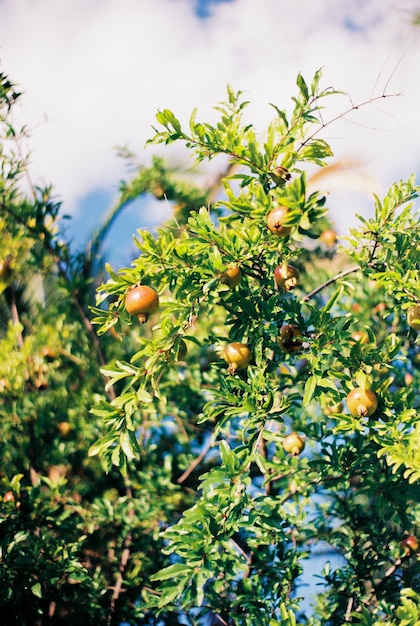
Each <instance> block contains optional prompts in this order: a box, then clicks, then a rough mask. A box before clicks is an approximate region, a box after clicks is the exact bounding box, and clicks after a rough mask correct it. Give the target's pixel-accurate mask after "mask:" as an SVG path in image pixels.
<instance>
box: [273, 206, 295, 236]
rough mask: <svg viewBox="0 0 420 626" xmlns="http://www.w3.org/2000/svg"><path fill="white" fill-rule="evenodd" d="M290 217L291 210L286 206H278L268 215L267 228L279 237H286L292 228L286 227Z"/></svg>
mask: <svg viewBox="0 0 420 626" xmlns="http://www.w3.org/2000/svg"><path fill="white" fill-rule="evenodd" d="M288 215H289V209H288V208H287V207H286V206H277V207H275V208H274V209H272V210H271V211H270V213H269V214H268V215H267V227H268V229H269V230H270V231H271V232H272V233H273V235H277V237H285V236H286V235H289V234H290V231H291V230H292V227H291V226H284V222H285V221H286V219H287V217H288Z"/></svg>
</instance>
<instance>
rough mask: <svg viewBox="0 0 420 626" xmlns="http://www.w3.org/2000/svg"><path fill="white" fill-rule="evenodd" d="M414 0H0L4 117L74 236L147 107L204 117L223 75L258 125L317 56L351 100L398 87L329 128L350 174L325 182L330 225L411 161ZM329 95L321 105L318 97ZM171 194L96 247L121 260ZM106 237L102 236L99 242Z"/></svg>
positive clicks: (417, 62)
mask: <svg viewBox="0 0 420 626" xmlns="http://www.w3.org/2000/svg"><path fill="white" fill-rule="evenodd" d="M417 4H418V3H417V0H346V2H339V1H338V0H316V1H315V0H294V2H290V1H289V2H286V1H285V0H254V1H253V0H251V1H250V0H60V1H59V2H57V0H0V68H1V70H2V71H4V72H6V73H7V74H8V75H9V76H10V77H11V78H12V80H14V81H15V82H17V83H18V85H19V87H20V89H21V90H22V91H23V92H24V97H23V100H22V104H21V105H20V108H19V109H18V111H17V116H16V121H17V123H19V124H20V123H21V124H27V125H28V126H29V127H30V128H31V129H32V132H31V138H30V142H29V148H30V150H31V153H32V155H31V160H32V164H31V174H32V178H33V179H34V180H35V181H36V182H39V183H41V184H42V183H43V182H45V183H47V184H48V183H52V184H53V186H54V190H55V194H56V196H57V197H58V198H59V199H61V200H62V202H63V212H64V213H68V214H71V215H73V216H74V218H73V220H71V221H70V222H66V229H67V232H68V233H69V235H70V236H71V237H72V238H74V239H75V243H77V244H79V245H80V243H81V242H83V240H84V239H85V238H86V236H87V235H88V233H89V232H90V230H91V228H92V226H94V225H95V223H96V221H97V220H98V219H100V217H101V216H103V215H105V214H106V213H107V211H108V210H109V208H110V207H111V206H112V204H113V202H114V201H115V199H116V196H117V189H118V184H119V181H120V180H121V179H122V178H124V177H126V176H127V171H126V167H125V163H124V162H123V161H122V159H120V158H118V157H117V154H116V149H115V147H116V146H117V145H127V146H128V147H129V148H130V149H131V150H132V151H134V152H135V153H136V154H137V156H138V160H139V162H140V163H147V162H148V161H149V160H150V158H151V154H152V151H151V149H150V148H148V149H147V150H145V149H144V144H145V141H146V140H147V139H148V138H149V137H150V135H151V134H152V130H151V127H152V125H153V124H154V120H155V113H156V111H157V110H158V109H159V108H163V107H168V108H171V109H172V110H174V112H175V113H176V114H177V115H179V117H180V118H181V119H182V120H188V117H189V114H190V112H191V110H192V109H193V108H194V107H196V106H197V107H198V108H199V115H200V116H201V117H202V119H207V117H208V116H211V115H212V114H213V111H212V107H213V105H215V104H216V103H217V102H219V101H220V100H222V99H223V98H224V96H225V93H226V85H227V84H228V83H229V84H231V85H232V86H233V87H234V88H235V89H241V90H243V91H244V92H245V93H246V96H247V98H248V99H249V100H250V101H251V103H252V104H251V106H250V108H249V115H250V116H251V118H252V120H253V121H254V123H255V125H256V127H257V129H260V131H261V132H264V129H265V127H266V125H267V123H268V121H269V116H270V114H271V109H270V107H269V106H268V105H267V103H269V102H274V103H276V104H278V105H279V106H280V107H281V108H287V107H288V106H289V105H290V98H291V96H293V95H294V93H295V79H296V75H297V73H298V72H302V73H303V75H304V76H306V77H308V78H310V77H311V76H312V75H313V73H314V71H315V70H316V69H318V68H319V67H321V66H322V67H323V68H324V69H323V76H324V85H325V86H327V85H333V86H334V87H336V88H337V89H342V90H345V91H347V92H348V93H349V97H348V98H346V97H343V99H341V100H340V101H338V102H337V103H336V104H333V105H332V106H331V108H328V110H327V111H326V117H327V118H330V117H334V115H336V114H337V113H338V112H341V111H342V110H344V109H346V108H348V106H349V104H350V99H351V101H353V102H362V101H364V100H366V99H369V98H370V97H371V96H372V95H380V94H381V93H382V91H383V90H384V89H385V90H386V91H387V92H389V93H401V94H402V95H401V96H399V97H395V98H389V99H388V100H386V101H381V102H380V104H379V105H375V106H371V107H367V108H365V109H363V110H360V111H358V112H357V114H356V115H355V114H353V115H352V116H351V117H350V118H349V119H345V120H343V121H341V122H340V123H337V124H336V125H333V126H331V127H330V128H329V129H328V134H327V135H326V139H327V140H328V141H329V142H330V143H331V145H332V147H333V149H334V152H335V154H336V156H337V158H345V159H353V160H357V161H358V162H360V163H361V165H362V168H361V171H360V172H359V174H358V176H357V177H355V176H351V177H349V176H347V178H346V177H345V176H342V177H341V178H337V179H336V180H334V181H331V183H330V187H331V188H330V189H329V191H331V194H330V202H329V204H330V206H331V207H332V212H333V218H334V220H335V222H336V223H337V225H338V227H339V229H341V230H343V229H345V228H347V227H348V225H349V224H350V225H351V223H352V219H353V218H352V216H353V215H354V213H355V212H361V213H364V212H366V211H369V207H370V205H371V194H372V191H379V192H380V193H381V191H382V190H383V191H385V189H386V188H387V186H389V185H390V184H391V183H392V182H393V181H394V180H395V179H399V178H406V177H408V176H409V175H410V174H411V173H412V172H417V171H418V170H419V160H420V156H419V153H418V137H419V136H420V132H419V131H420V128H419V126H420V116H418V113H417V110H418V96H419V87H418V81H417V79H416V78H415V77H417V75H418V67H420V42H419V41H418V37H419V34H420V29H418V30H416V29H415V28H413V27H412V26H411V25H410V15H411V14H412V13H413V12H414V9H415V8H416V7H417ZM329 106H330V105H329ZM169 209H170V207H168V206H167V205H165V203H158V202H156V201H154V200H153V199H152V198H144V199H143V201H142V202H140V203H137V204H136V205H135V206H132V207H130V209H127V211H126V212H125V213H124V214H123V215H122V217H121V218H120V219H119V220H118V221H117V222H116V224H115V226H114V231H113V234H112V241H111V239H110V241H109V242H107V249H108V250H109V256H110V257H111V261H112V263H113V264H114V265H115V266H116V267H118V266H119V265H121V264H126V263H127V262H128V258H127V257H128V253H129V251H130V249H131V248H132V243H131V242H132V235H133V232H134V231H135V230H136V228H139V227H141V226H146V227H149V228H153V227H154V226H156V225H158V224H159V223H160V222H161V220H162V219H163V218H164V217H165V216H166V215H167V213H168V211H169ZM111 244H112V245H111Z"/></svg>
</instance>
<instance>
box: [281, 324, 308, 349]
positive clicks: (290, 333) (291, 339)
mask: <svg viewBox="0 0 420 626" xmlns="http://www.w3.org/2000/svg"><path fill="white" fill-rule="evenodd" d="M302 337H303V335H302V331H301V330H300V328H299V326H296V325H295V324H284V326H282V327H281V328H280V335H279V337H277V343H278V345H279V346H280V348H282V349H283V350H285V351H286V352H289V353H292V352H299V350H301V348H302V345H303V339H302Z"/></svg>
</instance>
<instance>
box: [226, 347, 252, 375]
mask: <svg viewBox="0 0 420 626" xmlns="http://www.w3.org/2000/svg"><path fill="white" fill-rule="evenodd" d="M222 356H223V358H224V360H225V361H226V363H228V365H229V367H228V372H229V374H235V372H236V371H237V370H244V369H246V368H247V367H248V365H249V362H250V360H251V356H252V355H251V351H250V349H249V348H248V346H247V345H246V344H244V343H240V342H239V341H234V342H233V343H228V345H227V346H225V348H224V350H223V352H222Z"/></svg>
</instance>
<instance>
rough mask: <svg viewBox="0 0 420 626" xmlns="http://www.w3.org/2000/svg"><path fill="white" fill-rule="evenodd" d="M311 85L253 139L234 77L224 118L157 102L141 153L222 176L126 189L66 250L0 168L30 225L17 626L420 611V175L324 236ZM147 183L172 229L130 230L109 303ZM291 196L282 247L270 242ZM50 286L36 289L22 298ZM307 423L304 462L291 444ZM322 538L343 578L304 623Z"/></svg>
mask: <svg viewBox="0 0 420 626" xmlns="http://www.w3.org/2000/svg"><path fill="white" fill-rule="evenodd" d="M320 80H321V74H320V72H317V73H316V74H315V76H314V79H313V80H312V82H311V84H310V85H308V84H307V83H306V82H305V80H304V78H303V77H302V76H301V75H299V76H298V79H297V89H298V93H297V96H296V97H295V98H293V100H292V109H291V111H290V112H288V111H285V110H282V109H280V108H278V107H277V105H273V111H274V119H273V122H272V123H271V124H270V126H269V128H268V130H267V133H266V135H265V136H264V138H263V139H260V138H259V135H258V133H257V130H256V129H255V127H254V126H253V125H252V124H250V123H249V122H247V121H246V120H245V114H246V107H247V102H245V101H244V100H243V99H242V94H241V93H240V92H234V91H233V90H232V88H230V87H229V88H228V92H227V101H226V102H225V103H221V104H220V105H218V106H217V107H216V111H217V115H218V116H219V120H218V121H217V122H216V123H214V124H209V123H202V122H197V116H198V113H197V112H196V111H194V113H193V115H192V116H191V118H190V122H189V126H188V129H186V128H184V127H183V125H182V123H181V122H180V121H179V120H178V119H177V117H176V116H175V115H174V114H173V113H172V112H171V111H169V110H167V109H164V110H162V111H160V112H158V114H157V122H158V125H159V126H158V128H156V129H155V134H154V137H153V138H152V139H151V141H150V142H149V143H150V144H152V145H153V144H169V143H172V142H181V143H183V144H184V145H185V146H186V148H187V150H189V151H191V152H192V154H193V156H194V162H195V163H196V164H197V163H202V162H204V161H207V160H209V159H210V160H211V159H216V158H220V159H222V160H223V162H224V163H225V164H226V159H227V164H226V165H225V171H224V172H223V173H222V174H221V175H220V176H219V177H218V178H217V180H216V181H215V182H214V183H213V184H212V185H208V186H206V185H201V184H200V183H199V182H198V178H195V177H194V167H193V168H191V171H190V172H188V175H185V173H184V172H180V171H178V170H177V169H176V168H173V167H170V166H168V165H167V164H166V162H165V160H164V159H163V157H159V158H158V157H156V158H154V159H153V160H152V163H151V166H150V167H149V168H146V167H139V168H138V169H137V170H136V172H135V174H134V176H133V179H132V180H131V181H129V182H123V183H121V195H120V200H119V202H118V203H117V205H116V206H115V207H114V208H113V209H112V210H111V212H110V214H109V215H108V218H107V219H106V221H105V223H104V225H103V226H102V227H100V228H99V229H98V230H97V232H96V233H94V235H93V239H92V242H93V245H92V246H90V248H89V252H86V253H85V254H82V255H80V256H79V257H77V258H76V259H75V256H74V255H73V254H72V253H71V251H70V249H69V247H68V246H67V245H66V244H65V243H63V242H62V241H61V239H60V237H59V235H58V232H57V231H56V229H55V223H56V219H57V217H58V212H55V209H54V208H53V206H56V205H55V204H54V203H52V202H51V199H50V196H49V194H47V193H46V191H45V190H44V191H42V190H41V191H40V192H39V193H38V195H37V194H36V193H35V194H34V197H33V199H32V200H31V201H28V200H27V199H24V198H22V195H21V193H20V192H19V191H18V187H17V186H16V185H15V184H14V182H13V181H12V182H8V180H7V178H6V177H5V181H4V183H3V187H4V189H6V190H7V189H9V191H7V194H9V195H7V194H6V195H5V196H4V200H3V201H2V206H4V207H7V211H6V212H5V215H6V216H8V217H7V218H6V219H9V220H10V221H11V222H13V224H14V228H15V230H10V232H11V233H12V235H11V238H10V244H9V247H10V252H9V253H8V255H9V256H10V257H11V259H12V263H11V265H10V267H11V268H12V269H13V271H12V274H11V276H8V277H6V282H5V288H4V292H3V298H4V303H3V304H4V306H5V309H6V310H9V311H10V320H9V321H8V323H5V324H4V330H3V333H2V336H1V343H2V349H3V347H4V350H7V353H8V354H10V358H9V359H8V364H2V365H0V377H3V378H2V380H3V381H4V382H3V390H2V392H1V394H2V395H1V396H0V411H1V413H2V428H3V430H4V433H5V436H4V437H3V438H2V439H3V442H4V443H3V447H4V448H5V450H4V455H5V457H4V458H6V459H7V464H6V466H7V468H8V469H7V472H6V473H5V476H4V477H3V485H4V493H5V494H7V493H9V492H12V493H13V498H10V497H7V498H6V497H5V498H4V501H3V504H2V505H1V506H2V508H3V509H4V510H3V511H2V513H1V515H2V517H1V518H0V520H1V521H2V524H1V525H0V528H2V535H1V541H2V546H3V552H2V560H1V563H0V564H1V567H2V580H3V581H5V586H4V591H2V595H1V603H2V606H3V607H5V610H6V612H7V615H8V616H9V615H10V616H12V615H13V612H15V613H16V611H17V610H18V609H17V608H16V607H17V606H24V607H25V610H29V608H28V607H29V606H31V607H32V609H33V612H32V613H31V615H30V616H26V614H24V613H21V614H19V618H20V620H21V623H39V624H44V623H48V624H50V623H57V624H59V623H65V621H64V620H67V621H68V620H69V619H70V618H71V619H72V621H74V622H75V623H81V624H83V623H88V621H89V620H90V621H89V623H91V622H92V621H94V620H95V619H96V620H97V621H98V622H99V623H102V622H103V623H109V624H111V623H115V624H117V623H119V622H121V621H126V622H127V623H129V624H145V625H146V624H166V625H168V626H169V625H171V624H191V625H197V626H199V625H201V624H228V625H233V624H235V625H238V626H255V625H257V626H258V625H261V626H274V625H275V624H290V625H291V626H293V625H295V624H297V623H299V624H308V625H310V626H316V625H321V624H331V625H338V624H342V623H344V622H353V623H361V624H363V623H366V624H377V623H379V622H380V621H387V622H389V623H391V624H394V623H395V624H397V623H398V624H400V623H401V624H407V625H408V624H413V625H414V624H415V623H416V621H418V606H419V603H418V597H419V596H418V594H419V593H420V589H419V573H420V572H419V562H418V558H417V554H416V551H415V550H408V549H404V547H403V544H401V541H402V540H403V539H404V538H405V537H406V536H408V535H417V536H419V532H420V530H419V528H418V526H419V514H420V511H419V505H418V502H419V495H420V493H419V478H420V474H419V472H420V458H419V454H418V446H417V441H418V436H419V428H420V427H419V419H418V394H417V390H418V388H419V379H420V375H419V360H420V352H419V340H418V336H417V333H416V331H415V330H414V329H412V328H410V327H409V326H408V324H407V319H406V315H407V309H408V308H409V307H410V306H412V305H414V304H418V303H419V302H420V295H419V293H420V291H419V278H418V267H419V238H420V237H419V235H420V226H419V221H418V214H416V213H415V211H414V208H413V203H414V200H415V199H416V197H417V194H418V191H419V188H418V187H417V185H416V183H415V180H414V177H409V178H408V180H407V181H405V182H403V181H400V182H397V183H395V184H394V185H393V186H392V187H391V189H390V190H389V192H388V194H387V195H386V196H385V198H383V199H380V198H374V202H373V211H372V216H371V217H370V218H363V219H362V218H360V220H359V221H360V226H359V228H355V229H353V230H352V231H351V232H350V233H349V236H348V237H347V238H346V239H343V240H342V242H341V243H342V245H340V246H337V245H335V244H333V245H329V244H326V243H324V242H323V239H322V236H321V235H322V234H323V233H324V232H325V231H326V230H327V229H330V228H332V227H333V224H332V223H331V216H330V213H329V211H328V208H327V201H326V198H325V197H324V196H323V195H322V194H321V193H319V192H317V191H314V190H313V185H310V176H311V173H310V169H309V168H310V167H312V168H314V167H325V166H327V167H328V160H329V159H330V158H331V157H332V150H331V147H330V146H329V145H328V144H327V142H326V141H325V140H324V139H322V138H321V136H320V135H321V133H322V130H323V129H324V128H325V127H326V126H327V125H328V122H325V121H324V118H323V104H324V101H325V98H326V97H331V96H337V95H339V94H337V92H335V91H334V90H333V89H329V88H328V89H325V90H323V89H321V87H320ZM381 97H382V96H381ZM6 108H7V107H6ZM354 108H356V107H354ZM6 113H7V111H6ZM15 134H16V133H15ZM130 156H131V155H130ZM9 158H10V155H8V156H7V157H6V156H5V162H7V159H9ZM3 187H2V189H3ZM146 192H150V193H152V194H153V195H154V196H155V197H157V198H159V199H162V200H165V201H169V202H172V203H173V206H174V212H173V218H172V219H171V220H169V221H168V223H166V224H163V225H162V226H161V227H160V228H158V229H157V233H156V235H152V234H151V233H150V232H148V231H147V230H139V231H138V234H137V236H136V238H135V243H136V245H137V248H138V255H137V258H135V259H134V260H133V262H132V264H131V266H130V267H127V268H121V269H119V270H115V269H114V268H112V267H110V266H109V265H107V266H106V269H107V273H108V277H107V279H105V280H104V281H103V282H102V284H101V285H99V287H98V288H97V291H96V302H95V305H94V303H93V293H92V285H94V284H95V283H96V280H95V279H96V278H97V277H95V276H94V275H92V272H93V271H94V270H95V268H96V267H97V266H98V259H97V256H96V255H98V254H99V252H100V243H101V240H102V238H103V236H104V233H105V232H107V229H108V228H109V226H110V224H111V223H112V221H113V219H114V218H115V216H116V215H117V214H118V213H119V212H120V211H121V210H123V208H124V207H125V206H126V204H127V203H128V202H130V201H131V200H133V199H134V198H136V197H137V196H138V195H141V194H143V193H146ZM36 198H38V204H39V203H40V202H41V199H42V202H44V206H43V208H42V210H41V209H40V208H37V207H38V204H37V200H36ZM46 205H48V207H49V208H47V206H46ZM278 205H282V206H285V207H287V208H288V212H287V219H286V222H285V224H286V226H287V227H289V229H288V231H287V233H288V234H286V235H285V236H276V235H273V233H272V232H271V231H270V230H269V228H268V227H267V215H268V214H269V213H270V212H271V211H272V209H274V208H275V207H276V206H278ZM25 207H26V211H27V213H24V211H25ZM34 214H35V215H38V216H39V217H38V218H37V219H35V225H34V228H35V229H37V230H36V233H38V234H41V237H39V236H38V237H35V239H36V241H40V240H41V244H40V245H39V247H37V246H33V245H30V243H29V242H30V241H31V236H32V231H31V228H30V226H31V224H32V222H31V221H30V220H32V219H33V215H34ZM22 215H23V216H24V217H25V216H26V218H25V219H19V216H22ZM28 221H29V224H28ZM5 231H6V226H5ZM42 235H43V236H42ZM19 244H20V248H19ZM13 250H16V252H15V253H14V252H13ZM19 250H20V251H21V252H20V254H18V251H19ZM92 250H93V251H94V252H93V253H92ZM36 255H38V256H36ZM92 255H93V256H92ZM41 259H42V263H41V262H40V260H41ZM35 260H36V262H35ZM288 264H290V265H293V266H294V267H295V268H296V270H297V271H298V275H299V278H298V284H297V286H295V287H294V288H293V289H290V290H288V289H283V288H282V287H281V286H279V285H278V284H277V283H276V281H275V280H274V271H275V269H276V268H277V267H278V266H284V267H286V266H287V265H288ZM233 267H235V268H239V270H240V273H241V280H240V282H239V284H238V285H237V286H235V287H232V286H229V284H228V282H227V281H226V280H225V272H226V270H228V269H229V268H233ZM30 268H31V269H30ZM40 268H41V269H40ZM81 268H82V269H83V271H80V270H81ZM39 275H41V281H42V284H43V286H44V291H43V293H44V297H43V298H42V299H40V298H38V301H35V302H33V301H32V302H29V301H28V302H27V301H26V295H27V291H28V287H29V286H32V291H33V285H34V280H35V278H37V277H39ZM28 277H30V278H29V279H28ZM138 284H145V285H148V286H150V287H152V288H154V289H155V290H157V291H158V293H159V298H160V307H159V310H158V311H157V312H156V313H154V314H153V315H151V316H150V318H149V319H148V320H147V322H146V323H145V324H140V323H139V321H138V320H137V319H136V318H135V317H132V316H130V315H129V314H128V313H127V311H126V310H125V306H124V302H125V297H126V294H127V293H128V291H129V290H130V289H131V288H132V287H133V286H135V285H138ZM75 285H76V286H77V289H75ZM89 302H90V311H91V316H92V319H91V322H92V323H93V324H94V326H95V328H96V331H97V332H96V333H94V332H93V328H92V326H91V325H90V324H91V322H90V321H89V316H88V314H87V306H88V305H89ZM75 304H76V307H75ZM7 307H9V308H8V309H7ZM75 310H76V312H77V313H78V316H77V317H76V316H75ZM13 311H15V314H14V316H13V315H12V313H13ZM16 313H19V315H17V314H16ZM356 332H362V335H359V336H357V335H356ZM46 342H50V343H51V342H52V343H53V344H54V349H55V352H51V351H48V352H47V351H46V350H45V346H46ZM235 342H241V343H243V344H246V346H248V348H249V349H250V351H251V353H252V360H251V362H250V363H249V365H248V366H247V367H244V368H243V369H238V370H237V371H236V372H233V370H232V369H230V368H228V364H227V363H226V362H225V359H224V354H225V352H224V349H225V347H226V346H227V345H228V344H231V343H235ZM185 348H186V349H185ZM92 350H93V351H94V356H92ZM98 363H99V367H98ZM1 368H6V369H5V371H3V370H2V369H1ZM81 373H82V375H81ZM355 387H362V388H370V389H371V390H372V391H373V392H374V393H375V395H376V396H377V398H378V407H377V409H376V410H375V411H374V412H373V414H372V415H370V416H369V415H367V414H366V413H365V412H363V411H360V412H359V413H358V414H357V416H356V417H355V416H353V415H352V414H351V413H350V411H349V409H348V407H347V405H346V397H347V395H348V393H349V392H350V391H351V390H352V389H353V388H355ZM89 408H90V415H89V414H88V410H89ZM59 424H67V425H68V426H67V427H66V428H65V429H64V430H65V431H67V432H64V431H63V429H62V428H61V429H60V428H58V425H59ZM57 430H58V432H57ZM291 432H297V433H299V435H300V437H301V438H302V439H303V440H304V444H305V445H304V449H303V451H301V452H300V453H299V454H295V455H294V454H291V453H289V452H287V451H286V450H285V449H284V447H283V442H284V440H285V438H286V436H287V435H289V434H290V433H291ZM6 441H7V442H8V445H6ZM10 442H12V445H10ZM88 449H89V456H87V453H88ZM63 459H65V462H64V465H65V467H64V468H63V467H62V465H63ZM98 459H99V461H98ZM104 470H105V471H104ZM325 546H327V551H329V554H330V561H331V562H329V559H328V556H327V558H326V562H325V567H324V569H323V571H322V573H320V579H321V582H322V587H321V589H320V591H319V593H317V594H315V596H314V598H313V606H312V608H311V609H310V610H307V609H306V608H304V607H303V603H302V599H303V598H304V596H305V588H304V587H302V584H301V583H302V580H303V578H302V577H303V575H304V574H305V572H306V570H307V569H308V567H310V564H311V562H312V561H311V556H312V555H313V554H314V553H315V552H316V551H317V549H320V548H322V547H325ZM40 554H42V555H43V559H45V567H44V566H43V567H42V569H41V568H40V567H39V563H40ZM44 555H45V556H44ZM57 555H61V556H57ZM336 555H339V556H340V563H339V564H338V565H335V566H333V557H334V556H336ZM17 557H19V558H17ZM336 561H337V559H335V562H336ZM16 563H17V565H16ZM17 574H18V575H19V576H18V575H17ZM28 597H29V598H31V602H32V604H30V603H28V601H27V598H28ZM81 598H83V601H81ZM25 600H26V603H25ZM52 607H55V608H54V609H53V608H52ZM51 612H52V614H53V618H52V619H51V620H50V621H47V620H48V619H50V618H49V617H48V615H49V613H51ZM36 615H37V616H38V617H34V616H36ZM8 619H9V622H8V623H14V622H13V621H12V617H8ZM37 619H38V622H37V621H36V620H37ZM31 620H32V621H31ZM54 620H56V621H54ZM60 620H61V622H60ZM396 620H397V621H396Z"/></svg>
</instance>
